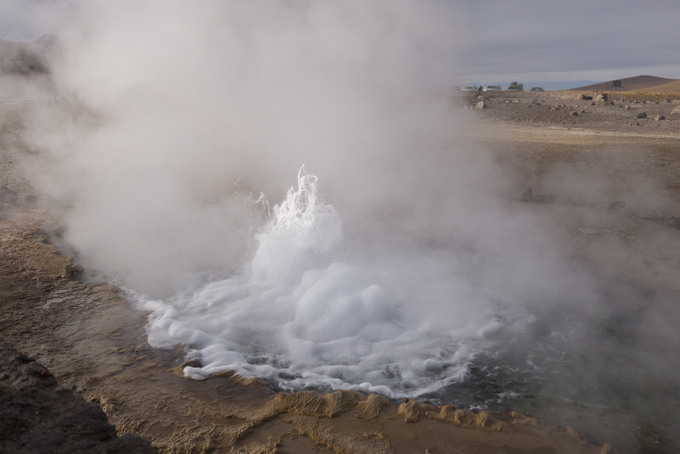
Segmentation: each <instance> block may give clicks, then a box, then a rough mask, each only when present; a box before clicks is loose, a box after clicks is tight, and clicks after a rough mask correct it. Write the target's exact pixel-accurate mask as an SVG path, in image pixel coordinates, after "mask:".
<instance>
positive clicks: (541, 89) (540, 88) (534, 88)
mask: <svg viewBox="0 0 680 454" xmlns="http://www.w3.org/2000/svg"><path fill="white" fill-rule="evenodd" d="M531 91H545V90H543V87H531Z"/></svg>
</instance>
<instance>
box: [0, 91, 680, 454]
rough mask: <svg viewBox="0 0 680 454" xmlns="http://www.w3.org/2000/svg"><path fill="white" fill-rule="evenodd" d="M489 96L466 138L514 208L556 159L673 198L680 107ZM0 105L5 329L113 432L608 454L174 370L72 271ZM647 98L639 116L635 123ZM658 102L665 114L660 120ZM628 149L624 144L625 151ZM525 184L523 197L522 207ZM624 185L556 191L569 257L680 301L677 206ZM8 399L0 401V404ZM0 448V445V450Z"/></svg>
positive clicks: (375, 402)
mask: <svg viewBox="0 0 680 454" xmlns="http://www.w3.org/2000/svg"><path fill="white" fill-rule="evenodd" d="M515 100H517V101H515ZM536 100H537V101H536ZM478 101H479V100H477V99H475V98H470V99H463V98H461V99H460V100H457V101H456V102H463V103H464V104H466V105H467V106H472V105H474V104H475V103H476V102H478ZM507 101H510V102H507ZM485 102H486V103H487V107H486V108H485V109H482V110H476V109H474V108H471V110H470V112H469V113H470V114H471V115H476V116H477V117H478V120H477V122H476V127H475V128H473V129H468V131H469V132H468V133H469V134H471V135H472V136H474V137H478V138H481V140H482V141H484V142H485V143H486V144H487V145H488V146H489V147H491V148H492V149H494V150H495V151H496V154H497V157H498V159H499V160H500V161H502V162H503V163H504V165H507V166H509V167H512V168H514V169H515V170H517V171H518V172H520V173H523V174H524V175H525V177H526V178H525V180H524V181H522V182H521V183H519V184H518V187H517V203H527V202H536V201H538V199H536V197H537V196H538V195H541V194H543V193H544V191H549V190H550V188H549V187H544V186H543V182H544V176H545V175H546V174H548V173H549V172H551V170H552V169H554V168H555V167H556V166H557V165H558V164H559V165H562V164H566V165H571V166H577V167H578V166H583V167H584V168H587V169H588V171H593V172H595V173H596V174H597V175H601V176H606V177H607V178H610V179H613V180H620V179H621V177H623V176H628V175H631V174H638V173H641V172H642V173H648V174H650V175H652V176H654V177H655V178H660V179H661V181H662V182H663V184H664V185H665V186H666V187H667V188H669V189H670V190H671V192H672V194H673V196H674V197H675V198H676V200H677V201H680V187H679V186H678V184H679V183H678V181H677V180H678V179H677V175H678V174H679V171H680V153H678V151H680V150H679V146H680V116H678V118H671V117H670V116H669V112H670V110H671V109H672V108H673V107H674V106H676V105H677V104H673V103H667V104H668V105H666V104H665V103H664V104H653V105H638V104H635V105H631V107H630V109H626V108H625V107H621V106H620V105H619V104H608V103H604V102H600V103H599V104H597V103H596V104H595V105H593V104H592V101H581V100H578V99H571V98H569V99H565V98H563V97H562V95H560V94H551V93H545V94H539V95H536V94H530V93H525V94H519V95H512V96H508V95H505V94H497V95H495V96H494V97H492V98H489V97H487V99H486V100H485ZM563 105H566V106H572V105H574V106H577V107H575V108H574V109H575V111H577V112H578V114H577V115H571V114H570V113H568V114H565V112H568V111H571V110H572V109H571V107H560V109H555V108H556V107H557V106H563ZM0 107H1V108H0V254H1V257H2V258H1V260H0V338H1V339H2V340H4V341H5V342H7V343H8V344H10V345H11V346H12V347H14V348H16V349H17V350H19V351H21V352H23V353H24V354H26V355H28V356H30V357H33V358H35V359H36V360H37V361H38V362H39V363H41V364H42V365H44V366H45V367H47V368H48V369H49V370H50V371H51V372H52V373H53V374H54V376H55V377H56V379H57V380H58V381H59V383H60V384H61V385H62V386H63V387H65V388H68V389H70V390H72V391H74V392H75V394H76V395H80V396H82V397H83V398H84V399H85V400H87V401H90V402H94V403H97V404H98V405H99V406H100V407H101V408H102V409H103V411H104V412H105V413H106V415H107V416H108V420H109V421H110V423H111V424H113V426H115V428H116V430H117V432H118V434H119V435H122V434H126V433H134V434H138V435H141V436H143V437H145V438H147V439H148V440H150V441H151V443H152V444H153V446H154V447H155V448H156V449H157V450H158V451H160V452H209V451H214V452H230V451H231V452H261V453H264V452H279V453H287V452H404V453H411V452H431V453H434V452H461V453H462V452H466V453H467V452H494V453H521V452H532V453H539V452H541V453H591V452H592V453H596V452H613V448H610V447H609V446H608V445H607V446H594V445H590V444H588V443H587V442H586V440H585V439H584V438H583V436H582V435H579V434H577V433H575V432H574V431H573V430H571V429H570V428H560V427H556V426H553V425H551V424H550V423H549V422H547V421H540V422H539V421H537V420H536V419H535V418H532V417H531V416H530V415H522V414H517V413H511V414H504V415H496V414H487V413H486V412H477V413H473V412H471V411H468V410H462V409H454V408H452V407H451V406H442V407H434V406H430V405H426V404H423V403H419V402H415V401H411V400H409V401H405V402H389V401H387V400H386V399H384V398H382V397H380V396H378V395H369V396H367V395H362V394H358V393H349V392H335V393H331V394H318V393H314V392H300V393H294V394H284V393H276V392H274V391H273V390H271V389H269V388H268V387H266V386H264V385H263V384H261V383H257V382H252V381H251V382H245V381H244V380H242V379H240V378H239V377H234V376H220V377H213V378H211V379H208V380H204V381H192V380H187V379H185V378H183V377H182V375H181V365H182V354H181V352H180V351H159V350H155V349H152V348H151V347H149V345H148V344H147V342H146V337H145V332H144V325H145V314H143V313H140V312H137V311H135V310H133V309H131V308H130V307H129V306H128V304H127V302H126V301H125V300H124V299H123V298H121V296H120V294H119V292H118V291H117V289H116V288H115V287H113V286H111V285H109V284H106V283H98V282H82V281H79V280H78V277H79V275H80V271H81V270H80V269H79V267H78V266H77V264H75V263H73V261H72V260H71V259H70V258H68V257H66V256H64V255H62V254H60V253H59V251H58V250H57V249H56V248H55V246H54V245H53V244H54V243H55V241H56V240H57V239H58V237H59V231H60V223H59V219H58V217H56V216H55V215H54V214H53V213H51V212H48V211H47V210H46V209H45V206H44V204H43V202H44V199H43V198H42V196H41V195H40V194H34V192H33V190H32V189H31V188H30V186H29V185H28V184H27V183H26V181H25V180H24V179H23V178H22V176H21V172H20V171H19V167H18V166H17V163H18V162H19V161H20V160H21V158H22V154H24V153H31V152H33V151H32V150H29V149H27V148H26V147H25V146H24V145H23V143H22V141H21V124H20V122H19V120H18V116H17V115H16V113H15V111H16V109H20V108H21V106H0ZM643 107H644V108H645V109H648V111H647V113H648V118H647V119H646V120H644V121H642V120H638V119H635V115H634V112H635V111H637V110H639V109H641V108H643ZM666 110H668V112H666ZM581 111H585V112H586V113H582V112H581ZM657 111H659V112H661V114H664V115H666V118H667V120H660V121H655V120H654V116H655V115H657V113H656V112H657ZM664 112H666V113H664ZM553 114H554V115H553ZM650 117H651V119H650ZM622 145H623V146H624V149H626V150H627V151H625V152H621V146H622ZM617 150H618V151H617ZM614 153H618V154H617V155H616V158H615V159H612V157H613V156H614ZM528 188H531V189H532V193H533V196H532V197H533V198H531V197H530V198H529V199H526V200H525V201H524V202H522V201H521V196H522V194H523V193H525V191H526V189H528ZM621 194H622V196H623V199H621V200H618V202H621V203H622V204H621V203H619V204H618V205H614V206H615V207H617V209H610V210H607V209H602V206H599V205H597V204H605V208H606V206H607V204H608V205H610V206H611V202H612V201H596V202H593V203H588V204H570V203H562V199H560V196H561V194H555V197H556V198H555V200H556V202H554V203H553V204H551V205H553V206H557V207H558V209H562V210H569V211H570V212H571V214H572V216H570V217H569V218H570V219H571V221H570V223H569V225H567V226H565V228H566V230H567V232H568V234H569V235H571V236H572V237H573V243H574V254H575V255H578V256H580V257H582V258H583V259H584V260H588V261H590V262H592V263H594V264H596V265H598V264H601V265H602V266H606V267H609V268H614V269H615V272H616V273H617V274H618V275H620V276H621V277H622V278H625V279H630V280H633V281H636V282H639V283H640V284H641V285H646V286H650V287H654V288H662V289H664V290H666V291H668V292H673V293H675V292H677V294H678V295H680V282H678V281H677V279H676V278H675V277H676V276H678V269H679V268H680V250H679V249H678V245H680V241H678V240H679V239H680V228H679V227H680V219H679V218H678V217H677V216H680V213H674V212H668V211H653V210H652V211H644V210H642V209H640V208H639V207H635V206H633V205H626V194H628V192H626V190H625V188H622V190H621ZM534 205H535V208H536V210H542V209H544V206H545V204H543V203H535V204H534ZM596 205H597V206H596ZM618 208H620V209H618ZM594 210H595V211H597V213H599V214H598V216H593V215H592V214H593V211H594ZM642 233H645V234H644V235H642ZM649 233H651V235H649ZM641 238H656V240H654V241H651V242H650V241H649V240H647V239H645V240H644V243H642V241H643V240H641ZM605 245H606V246H607V247H605ZM611 245H614V246H616V247H615V248H610V247H609V246H611ZM669 245H670V246H669ZM611 250H616V251H618V252H617V253H616V256H611V253H610V252H608V251H611ZM0 384H3V382H2V377H0ZM16 392H20V391H16ZM3 405H4V406H3ZM6 407H7V405H5V404H0V411H2V412H6V411H8V409H7V408H6ZM65 430H67V429H65ZM611 441H612V442H614V443H615V442H616V440H611ZM3 442H4V443H6V442H7V441H6V440H0V448H2V446H8V445H3V444H2V443H3ZM97 449H98V450H97ZM0 450H1V449H0ZM92 452H104V451H103V450H102V449H100V448H92Z"/></svg>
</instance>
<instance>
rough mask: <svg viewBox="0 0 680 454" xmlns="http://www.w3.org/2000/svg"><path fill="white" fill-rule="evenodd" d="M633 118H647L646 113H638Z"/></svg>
mask: <svg viewBox="0 0 680 454" xmlns="http://www.w3.org/2000/svg"><path fill="white" fill-rule="evenodd" d="M635 118H647V112H639V113H638V114H637V115H635Z"/></svg>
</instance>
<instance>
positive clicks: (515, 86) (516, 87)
mask: <svg viewBox="0 0 680 454" xmlns="http://www.w3.org/2000/svg"><path fill="white" fill-rule="evenodd" d="M508 90H515V91H524V85H522V84H520V83H517V82H513V83H511V84H510V86H509V87H508Z"/></svg>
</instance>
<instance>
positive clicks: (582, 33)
mask: <svg viewBox="0 0 680 454" xmlns="http://www.w3.org/2000/svg"><path fill="white" fill-rule="evenodd" d="M93 1H97V0H93ZM140 1H145V0H140ZM150 1H152V0H150ZM414 1H416V0H414ZM442 2H446V3H448V4H450V7H451V9H452V11H454V14H453V15H452V16H453V17H455V18H456V20H457V22H456V23H452V27H457V28H459V29H460V31H461V33H460V35H459V36H460V40H461V46H460V54H459V55H458V56H452V58H457V59H458V67H459V70H460V79H461V80H460V81H459V82H461V83H475V82H478V83H485V84H488V83H492V82H497V83H501V82H508V81H510V80H521V81H564V80H595V81H604V80H610V79H616V78H624V77H630V76H635V75H639V74H652V75H657V76H662V77H669V78H680V46H678V43H680V26H678V19H680V1H678V0H648V1H641V0H569V1H551V0H512V1H509V0H442ZM69 4H72V2H69V1H66V0H0V39H6V40H15V41H22V40H26V41H30V40H32V39H35V38H37V37H39V36H41V35H42V34H44V33H49V32H53V31H54V30H53V29H54V28H55V25H54V21H53V20H52V18H51V17H50V14H48V13H47V12H46V9H50V10H55V9H56V10H62V11H63V10H64V9H67V8H68V7H69ZM159 4H161V5H162V2H159ZM197 4H200V3H197ZM45 5H48V6H50V8H45ZM36 6H38V7H37V8H36Z"/></svg>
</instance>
